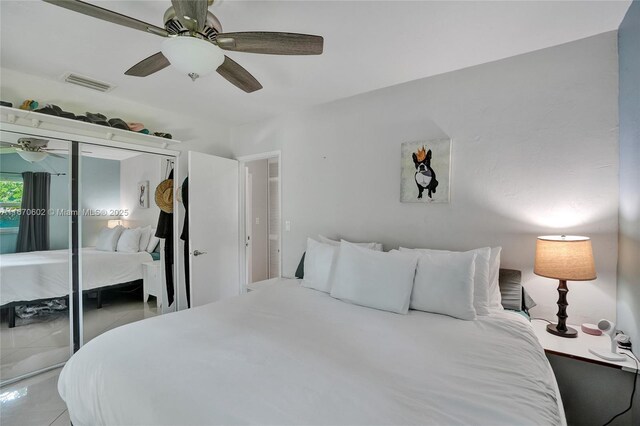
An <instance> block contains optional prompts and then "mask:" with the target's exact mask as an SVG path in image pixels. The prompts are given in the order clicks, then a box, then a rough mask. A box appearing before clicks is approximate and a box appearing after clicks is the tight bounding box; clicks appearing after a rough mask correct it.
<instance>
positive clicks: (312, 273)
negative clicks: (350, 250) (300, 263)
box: [302, 238, 340, 293]
mask: <svg viewBox="0 0 640 426" xmlns="http://www.w3.org/2000/svg"><path fill="white" fill-rule="evenodd" d="M339 249H340V247H336V246H333V245H330V244H324V243H319V242H317V241H316V240H314V239H311V238H307V251H306V254H305V255H304V278H303V280H302V286H303V287H307V288H312V289H315V290H320V291H324V292H325V293H329V292H330V291H331V281H330V278H331V270H332V266H333V262H334V258H335V255H336V252H337V251H338V250H339Z"/></svg>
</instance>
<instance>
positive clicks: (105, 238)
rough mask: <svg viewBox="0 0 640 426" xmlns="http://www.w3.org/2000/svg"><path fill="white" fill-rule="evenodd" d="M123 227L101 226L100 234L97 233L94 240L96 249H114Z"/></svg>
mask: <svg viewBox="0 0 640 426" xmlns="http://www.w3.org/2000/svg"><path fill="white" fill-rule="evenodd" d="M123 230H124V227H123V226H121V225H118V226H116V227H114V228H107V227H105V228H102V230H101V231H100V234H98V240H97V241H96V250H100V251H116V247H117V246H118V239H119V238H120V234H122V231H123Z"/></svg>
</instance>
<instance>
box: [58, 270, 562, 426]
mask: <svg viewBox="0 0 640 426" xmlns="http://www.w3.org/2000/svg"><path fill="white" fill-rule="evenodd" d="M58 389H59V392H60V395H61V396H62V398H63V399H64V400H65V401H66V403H67V406H68V408H69V413H70V417H71V421H72V422H73V424H74V425H76V426H80V425H89V424H92V425H106V424H108V425H124V424H128V425H133V424H141V425H142V424H145V425H151V424H153V425H159V424H174V425H177V424H181V425H186V424H207V425H210V424H279V425H284V424H322V425H333V424H336V425H337V424H352V425H355V424H367V425H373V424H441V425H453V424H473V425H498V424H506V425H514V424H518V425H526V424H536V425H540V424H552V425H557V424H564V423H565V420H564V413H563V411H562V405H561V402H560V400H559V394H558V393H557V386H556V382H555V378H554V376H553V373H552V370H551V367H550V366H549V363H548V361H547V359H546V357H545V355H544V352H543V350H542V347H541V346H540V344H539V343H538V341H537V339H536V337H535V335H534V333H533V330H532V328H531V326H530V325H529V324H528V322H527V321H526V320H524V319H523V318H521V317H519V316H517V315H512V314H509V313H508V312H497V313H495V314H493V315H491V316H487V317H481V318H480V319H478V320H477V321H462V320H458V319H454V318H451V317H447V316H443V315H436V314H429V313H425V312H419V311H410V313H409V314H408V315H398V314H394V313H390V312H383V311H379V310H374V309H370V308H365V307H361V306H355V305H350V304H348V303H345V302H342V301H339V300H336V299H333V298H331V297H330V296H329V295H328V294H325V293H322V292H318V291H315V290H311V289H307V288H303V287H301V286H300V285H299V282H298V281H297V280H282V281H279V282H275V283H273V284H269V285H267V287H266V288H263V289H260V290H257V291H253V292H251V293H249V294H247V295H242V296H240V297H236V298H232V299H228V300H224V301H222V302H218V303H213V304H209V305H205V306H202V307H199V308H196V309H191V310H187V311H181V312H177V313H173V314H168V315H164V316H160V317H155V318H151V319H147V320H144V321H140V322H137V323H133V324H129V325H126V326H123V327H120V328H117V329H114V330H111V331H108V332H106V333H105V334H103V335H101V336H99V337H97V338H96V339H93V340H92V341H91V342H89V343H88V344H87V345H86V346H84V347H83V348H81V349H80V351H79V352H78V353H76V354H75V355H74V356H73V357H72V358H71V359H70V360H69V361H68V362H67V364H66V366H65V367H64V369H63V370H62V372H61V374H60V379H59V382H58Z"/></svg>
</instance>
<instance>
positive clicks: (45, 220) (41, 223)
mask: <svg viewBox="0 0 640 426" xmlns="http://www.w3.org/2000/svg"><path fill="white" fill-rule="evenodd" d="M22 181H23V189H22V204H21V206H20V208H21V210H22V211H21V213H22V214H21V215H20V227H19V228H18V241H17V243H16V253H19V252H26V251H40V250H49V212H48V210H49V205H50V195H51V174H50V173H46V172H24V173H22ZM25 213H28V214H25Z"/></svg>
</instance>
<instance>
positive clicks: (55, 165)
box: [0, 154, 120, 253]
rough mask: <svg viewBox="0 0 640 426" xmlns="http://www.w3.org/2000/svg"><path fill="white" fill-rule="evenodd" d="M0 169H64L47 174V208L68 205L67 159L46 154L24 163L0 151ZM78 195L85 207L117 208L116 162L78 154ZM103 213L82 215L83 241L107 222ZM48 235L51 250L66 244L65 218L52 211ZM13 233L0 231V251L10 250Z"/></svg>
mask: <svg viewBox="0 0 640 426" xmlns="http://www.w3.org/2000/svg"><path fill="white" fill-rule="evenodd" d="M0 170H1V171H4V172H18V173H22V172H25V171H33V172H50V173H53V172H58V173H67V175H66V176H52V177H51V208H52V209H65V210H66V209H68V208H69V171H68V161H67V160H66V159H64V158H54V157H49V158H47V159H45V160H44V161H43V162H40V163H28V162H26V161H24V160H23V159H22V158H21V157H20V156H19V155H18V154H2V155H0ZM82 197H83V203H82V205H83V208H85V209H103V208H106V209H110V208H111V209H117V208H119V207H120V162H119V161H114V160H104V159H101V158H91V157H83V158H82ZM108 219H109V218H107V217H86V218H85V221H84V222H83V245H84V246H88V245H92V244H93V242H94V241H95V236H96V235H95V234H96V233H97V230H98V229H99V228H100V227H101V226H105V225H106V223H107V220H108ZM49 229H50V231H49V238H50V248H51V250H57V249H65V248H67V247H68V246H69V218H68V217H65V216H62V215H53V216H51V218H50V227H49ZM16 238H17V234H2V235H0V253H14V252H15V248H16Z"/></svg>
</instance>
